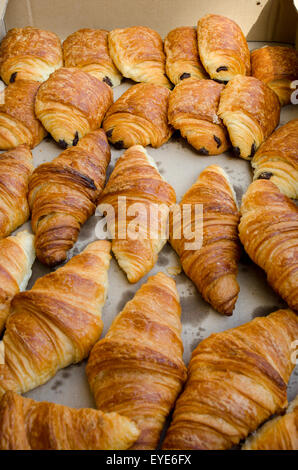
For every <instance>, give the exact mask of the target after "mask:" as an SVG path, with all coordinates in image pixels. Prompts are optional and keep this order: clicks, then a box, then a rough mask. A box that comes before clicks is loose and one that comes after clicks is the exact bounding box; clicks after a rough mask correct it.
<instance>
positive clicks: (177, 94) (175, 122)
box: [168, 78, 229, 155]
mask: <svg viewBox="0 0 298 470" xmlns="http://www.w3.org/2000/svg"><path fill="white" fill-rule="evenodd" d="M223 88H224V85H221V84H219V83H216V82H214V81H213V80H197V79H196V78H188V79H187V80H184V81H183V82H181V83H179V84H178V85H176V86H175V88H174V90H173V91H172V93H171V96H170V99H169V112H168V118H169V123H170V124H171V125H172V126H173V127H174V128H175V129H179V130H180V132H181V135H182V136H183V137H184V138H186V139H187V140H188V142H189V143H190V145H192V146H193V147H194V148H195V149H196V150H197V151H198V152H199V153H200V154H202V155H218V154H220V153H222V152H225V151H226V150H227V149H228V148H229V142H228V134H227V131H226V129H225V127H224V125H223V123H222V120H221V119H220V118H219V117H218V116H217V110H218V104H219V98H220V93H221V92H222V90H223Z"/></svg>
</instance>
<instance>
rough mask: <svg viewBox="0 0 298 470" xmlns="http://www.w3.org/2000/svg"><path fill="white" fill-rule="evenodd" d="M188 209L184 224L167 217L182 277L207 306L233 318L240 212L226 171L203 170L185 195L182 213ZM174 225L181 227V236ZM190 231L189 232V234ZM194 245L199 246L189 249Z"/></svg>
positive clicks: (209, 167)
mask: <svg viewBox="0 0 298 470" xmlns="http://www.w3.org/2000/svg"><path fill="white" fill-rule="evenodd" d="M187 205H190V207H191V212H190V214H189V216H190V220H188V219H189V217H186V216H185V217H184V216H183V220H182V221H180V219H178V220H177V219H176V220H175V219H174V218H173V217H172V216H171V217H170V221H171V227H170V240H171V245H172V247H173V248H174V250H175V251H176V252H177V254H178V256H179V257H180V260H181V264H182V267H183V270H184V272H185V274H186V275H187V276H188V277H189V278H190V279H191V280H192V281H193V282H194V284H195V285H196V287H197V289H198V290H199V292H200V293H201V294H202V296H203V298H204V299H205V300H206V302H209V303H210V304H211V305H212V307H213V308H214V309H215V310H217V311H218V312H220V313H222V314H224V315H232V313H233V310H234V307H235V303H236V300H237V297H238V293H239V285H238V283H237V279H236V276H237V262H238V260H239V257H240V247H239V241H238V233H237V229H238V222H239V212H238V209H237V204H236V201H235V195H234V191H233V189H232V187H231V185H230V183H229V181H228V176H227V175H226V173H225V171H224V170H223V169H222V168H220V167H219V166H217V165H211V166H208V167H207V168H205V170H204V171H202V173H201V174H200V176H199V177H198V179H197V181H196V182H195V183H194V184H193V186H192V187H191V188H190V189H189V190H188V191H187V192H186V194H185V195H184V196H183V198H182V201H181V203H180V207H181V209H182V211H181V212H184V210H185V208H186V207H187ZM198 205H202V211H203V213H202V216H203V220H201V222H202V223H203V227H202V240H201V239H197V238H198V233H195V235H194V232H195V230H196V227H197V224H198V222H199V220H196V219H199V218H200V217H202V216H200V215H198V214H197V213H196V206H197V207H198ZM177 222H178V223H179V224H180V223H181V225H182V231H181V232H182V233H180V231H179V230H178V227H177ZM189 228H192V232H191V233H188V232H189ZM194 242H198V243H199V242H202V244H200V243H199V246H198V247H196V246H193V247H192V246H189V245H190V244H193V243H194Z"/></svg>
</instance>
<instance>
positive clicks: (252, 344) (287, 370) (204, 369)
mask: <svg viewBox="0 0 298 470" xmlns="http://www.w3.org/2000/svg"><path fill="white" fill-rule="evenodd" d="M297 338H298V317H297V315H296V314H295V313H294V312H292V311H291V310H278V311H277V312H274V313H271V314H270V315H268V316H267V317H261V318H255V319H254V320H253V321H251V322H249V323H246V324H244V325H241V326H238V327H237V328H233V329H231V330H227V331H223V332H221V333H216V334H212V335H211V336H209V338H207V339H205V340H203V341H202V342H201V343H200V344H199V345H198V346H197V348H196V349H195V350H194V352H193V354H192V359H191V361H190V364H189V368H188V381H187V383H186V386H185V388H184V392H183V393H182V395H181V396H180V397H179V399H178V401H177V403H176V407H175V410H174V415H173V421H172V424H171V426H170V428H169V430H168V432H167V435H166V438H165V441H164V444H163V449H182V450H186V449H198V450H224V449H229V448H231V447H232V446H233V445H235V444H238V443H239V441H240V440H241V439H244V438H245V437H246V436H247V435H248V434H249V433H250V432H252V431H254V430H255V429H256V428H257V427H258V426H259V425H260V424H261V423H262V422H263V421H265V420H266V419H268V418H269V417H270V416H271V415H272V414H274V413H280V412H281V411H282V410H283V409H284V408H285V407H286V406H287V383H288V381H289V378H290V375H291V373H292V371H293V369H294V366H295V365H294V364H293V362H292V361H291V354H292V352H293V350H292V342H293V341H294V340H296V339H297Z"/></svg>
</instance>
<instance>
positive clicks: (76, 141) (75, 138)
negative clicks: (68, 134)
mask: <svg viewBox="0 0 298 470" xmlns="http://www.w3.org/2000/svg"><path fill="white" fill-rule="evenodd" d="M78 142H79V133H78V131H77V132H76V133H75V137H74V139H73V141H72V145H77V143H78Z"/></svg>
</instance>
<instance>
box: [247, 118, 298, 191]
mask: <svg viewBox="0 0 298 470" xmlns="http://www.w3.org/2000/svg"><path fill="white" fill-rule="evenodd" d="M251 164H252V167H253V169H254V179H255V180H258V179H267V180H270V181H272V182H273V183H275V184H276V185H277V186H278V188H279V190H280V191H281V192H282V193H283V194H285V195H286V196H288V197H291V198H294V199H298V119H294V120H293V121H289V122H287V124H285V125H284V126H282V127H280V128H279V129H277V130H276V131H275V132H273V134H272V135H271V136H270V137H269V138H268V139H267V140H266V141H265V142H264V143H263V144H262V145H261V147H260V148H259V150H258V151H257V153H256V154H255V156H254V158H253V159H252V161H251Z"/></svg>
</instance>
